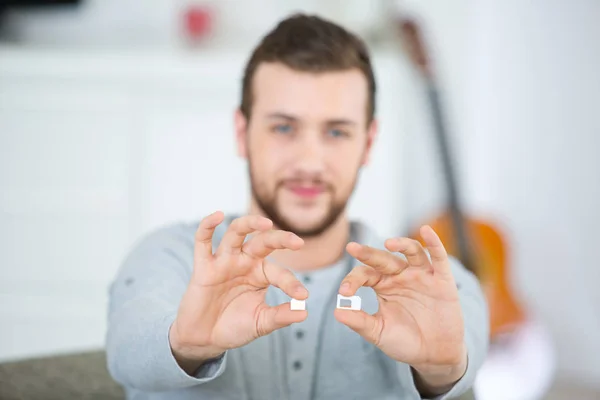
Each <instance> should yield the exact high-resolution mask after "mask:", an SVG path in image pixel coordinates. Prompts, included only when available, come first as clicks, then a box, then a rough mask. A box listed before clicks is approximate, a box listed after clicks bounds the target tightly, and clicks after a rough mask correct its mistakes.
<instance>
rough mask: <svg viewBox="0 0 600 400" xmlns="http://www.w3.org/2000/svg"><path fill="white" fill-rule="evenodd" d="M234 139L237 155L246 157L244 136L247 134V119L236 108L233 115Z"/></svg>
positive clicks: (246, 150)
mask: <svg viewBox="0 0 600 400" xmlns="http://www.w3.org/2000/svg"><path fill="white" fill-rule="evenodd" d="M234 127H235V141H236V145H237V153H238V156H239V157H242V158H244V159H246V158H248V148H247V143H246V138H247V135H248V120H247V119H246V117H245V116H244V114H242V111H241V110H240V109H239V108H238V109H237V110H235V115H234Z"/></svg>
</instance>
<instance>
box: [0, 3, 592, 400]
mask: <svg viewBox="0 0 600 400" xmlns="http://www.w3.org/2000/svg"><path fill="white" fill-rule="evenodd" d="M294 11H304V12H309V13H317V14H319V15H321V16H323V17H327V18H330V19H332V20H334V21H336V22H339V23H341V24H343V25H344V26H346V27H347V28H350V29H352V30H353V31H355V32H356V33H358V34H359V35H360V36H362V37H363V38H364V39H365V40H366V41H367V43H368V44H369V46H370V48H371V52H372V57H373V62H374V65H375V68H376V77H377V80H378V85H379V88H380V91H379V94H378V96H379V97H378V107H379V110H378V117H379V119H380V123H381V134H380V137H379V139H378V143H376V147H375V150H374V157H373V162H372V164H371V165H370V166H369V167H368V168H367V169H366V170H365V171H364V173H363V176H362V178H361V181H360V182H359V187H358V190H357V192H356V193H355V196H354V198H353V200H352V203H351V206H350V210H351V214H352V216H353V217H355V218H358V219H361V220H363V221H365V222H367V223H369V224H370V225H372V226H374V227H375V228H376V230H377V231H378V232H379V234H380V235H381V236H384V237H388V236H397V235H404V234H407V233H408V232H410V231H411V229H413V228H414V226H415V225H416V224H419V223H423V222H425V221H428V220H429V219H430V218H431V217H433V216H435V215H436V214H438V213H440V212H442V211H443V210H444V208H445V207H446V204H447V199H448V197H447V192H446V186H445V175H444V173H443V165H442V164H441V160H440V153H439V151H438V144H437V142H436V135H435V132H436V131H435V129H434V126H435V124H434V123H433V121H434V119H433V115H432V107H431V106H432V104H431V103H430V102H429V100H428V99H429V98H428V97H427V92H426V82H425V80H424V79H423V77H422V76H421V75H420V74H419V69H418V68H416V67H415V65H414V63H413V62H412V60H411V58H410V56H409V55H408V53H407V52H406V51H405V50H404V48H403V47H402V46H401V45H400V43H399V40H398V35H397V33H398V18H399V17H402V16H410V17H411V18H414V20H416V21H418V23H419V26H420V27H421V28H422V29H423V32H424V34H425V38H426V39H427V46H428V49H429V50H430V52H431V53H430V55H431V62H432V65H433V67H434V69H435V75H436V85H437V89H438V91H439V94H440V101H441V104H442V106H443V118H444V124H445V127H446V132H447V137H448V144H449V149H450V151H451V153H452V156H453V161H454V165H455V167H456V168H455V172H456V179H457V182H458V188H459V195H460V198H461V200H462V205H463V211H464V212H465V213H467V214H469V215H473V216H476V217H477V218H483V219H485V220H486V221H488V222H489V223H490V224H492V225H493V226H494V227H495V228H496V229H497V231H498V232H499V233H500V236H501V237H502V239H503V244H504V246H505V248H506V259H505V260H504V261H503V264H502V268H503V271H504V274H503V275H501V276H500V275H496V276H495V279H501V280H502V282H501V283H502V284H503V285H505V286H506V287H507V288H509V290H508V291H506V293H504V292H503V296H504V297H503V298H504V299H506V298H507V297H510V301H511V302H514V304H517V305H518V308H519V310H520V311H519V313H518V314H519V315H520V317H519V318H516V319H515V320H514V321H513V322H514V324H513V325H511V329H510V330H508V331H507V332H505V333H503V334H502V335H499V336H498V337H497V338H495V340H494V345H493V346H492V348H491V351H490V357H489V362H488V363H486V365H485V367H484V369H483V370H482V372H481V374H480V377H479V378H478V382H477V384H476V387H475V389H476V392H478V398H479V399H482V400H486V399H502V400H511V399H514V400H520V399H524V400H525V399H532V400H533V399H563V398H564V399H570V398H577V399H600V340H598V338H599V337H600V334H599V333H600V291H598V290H597V286H598V284H599V283H600V267H599V262H598V260H599V256H598V254H597V253H594V251H596V250H597V249H598V248H597V247H596V246H597V243H598V242H599V239H600V235H599V234H598V228H597V226H598V224H600V211H599V207H598V204H600V161H599V159H598V157H597V154H598V152H599V151H600V139H599V138H598V132H599V131H600V120H599V118H598V115H599V114H600V109H599V106H600V77H599V74H598V71H600V24H599V23H598V21H599V20H600V2H599V1H597V0H574V1H566V0H531V1H520V0H502V1H500V0H495V1H494V0H478V1H475V0H452V1H447V0H410V1H409V0H397V1H394V0H387V1H386V0H319V1H317V0H303V1H299V0H287V1H277V0H252V1H233V0H221V1H217V0H213V1H200V0H194V1H193V0H151V1H149V0H79V1H78V0H63V1H43V0H37V1H35V0H29V1H24V0H23V1H19V0H0V327H1V328H0V362H13V361H18V360H24V359H31V358H39V357H46V356H51V355H57V354H71V353H74V352H80V351H89V350H95V349H101V348H102V346H103V343H104V335H105V331H106V320H105V315H106V305H107V288H108V285H109V283H110V282H111V280H112V278H113V277H114V275H115V273H116V271H117V269H118V268H119V265H120V263H121V261H122V260H123V257H124V256H125V254H126V253H127V251H128V250H129V249H130V248H131V246H132V245H133V243H134V242H135V241H136V240H137V239H139V237H140V236H141V235H143V234H145V233H147V232H148V231H150V230H153V229H155V228H157V227H159V226H161V225H163V224H166V223H170V222H175V221H192V220H196V219H200V218H201V217H202V216H204V215H206V214H208V213H210V212H212V211H214V210H215V209H222V210H224V211H226V212H243V211H244V210H245V207H246V204H247V200H248V198H249V193H248V184H247V181H246V167H245V165H244V163H243V162H242V161H241V160H239V159H238V158H236V156H235V151H234V136H233V111H234V109H235V108H236V106H237V105H238V103H239V98H240V81H241V76H242V68H243V66H244V63H245V62H246V59H247V57H248V56H249V54H250V51H251V49H252V47H253V46H254V45H255V44H256V43H257V42H258V40H259V39H260V38H261V36H262V35H264V34H265V33H266V31H267V30H269V29H270V28H272V27H273V26H274V24H275V23H276V22H277V21H278V20H279V19H281V18H283V17H285V16H287V15H288V14H289V13H291V12H294ZM232 182H235V184H232ZM374 193H375V195H374ZM495 283H498V282H495Z"/></svg>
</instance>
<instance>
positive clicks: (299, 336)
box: [296, 331, 304, 339]
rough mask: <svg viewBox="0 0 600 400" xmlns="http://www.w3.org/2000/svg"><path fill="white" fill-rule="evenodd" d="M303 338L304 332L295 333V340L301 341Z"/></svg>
mask: <svg viewBox="0 0 600 400" xmlns="http://www.w3.org/2000/svg"><path fill="white" fill-rule="evenodd" d="M303 337H304V331H296V339H302V338H303Z"/></svg>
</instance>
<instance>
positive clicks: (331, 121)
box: [327, 118, 356, 125]
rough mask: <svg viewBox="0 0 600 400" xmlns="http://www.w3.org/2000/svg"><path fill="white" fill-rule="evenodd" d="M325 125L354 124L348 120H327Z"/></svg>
mask: <svg viewBox="0 0 600 400" xmlns="http://www.w3.org/2000/svg"><path fill="white" fill-rule="evenodd" d="M327 125H356V122H355V121H352V120H350V119H344V118H337V119H330V120H327Z"/></svg>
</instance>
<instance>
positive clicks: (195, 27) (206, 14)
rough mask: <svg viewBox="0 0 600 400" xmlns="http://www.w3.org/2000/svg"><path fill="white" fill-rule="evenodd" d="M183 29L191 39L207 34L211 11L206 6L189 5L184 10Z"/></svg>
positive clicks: (209, 27)
mask: <svg viewBox="0 0 600 400" xmlns="http://www.w3.org/2000/svg"><path fill="white" fill-rule="evenodd" d="M184 20H185V31H186V33H187V35H188V36H189V37H190V38H192V39H201V38H204V37H205V36H207V35H208V33H209V32H210V29H211V27H212V11H211V10H210V9H209V8H208V7H206V6H190V7H188V8H187V9H186V10H185V13H184Z"/></svg>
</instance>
